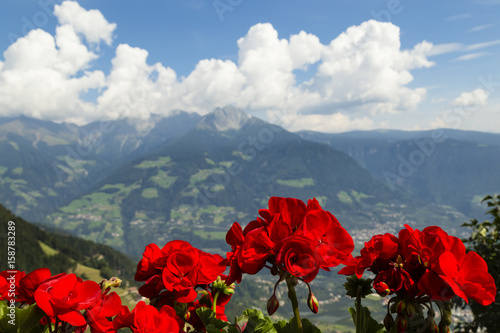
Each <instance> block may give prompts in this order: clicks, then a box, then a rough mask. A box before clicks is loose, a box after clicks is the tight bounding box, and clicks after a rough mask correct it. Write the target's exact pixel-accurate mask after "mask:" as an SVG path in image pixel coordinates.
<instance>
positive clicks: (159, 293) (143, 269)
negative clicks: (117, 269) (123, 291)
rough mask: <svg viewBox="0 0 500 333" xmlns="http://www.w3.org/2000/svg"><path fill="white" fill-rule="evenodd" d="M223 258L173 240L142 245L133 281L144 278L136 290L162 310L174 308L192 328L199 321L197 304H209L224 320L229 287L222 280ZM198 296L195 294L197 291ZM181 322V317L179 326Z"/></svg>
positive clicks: (197, 325)
mask: <svg viewBox="0 0 500 333" xmlns="http://www.w3.org/2000/svg"><path fill="white" fill-rule="evenodd" d="M225 270H226V266H225V265H224V264H223V258H222V256H220V255H217V254H210V253H207V252H203V251H201V250H199V249H197V248H194V247H193V246H191V244H189V243H188V242H185V241H181V240H174V241H171V242H168V243H167V244H165V246H163V248H161V249H160V248H159V247H158V246H157V245H156V244H149V245H148V246H146V250H145V251H144V254H143V257H142V259H141V260H140V261H139V263H138V264H137V272H136V274H135V280H136V281H144V282H145V284H144V285H143V286H141V287H140V288H139V293H140V294H141V295H142V296H143V297H146V298H149V299H150V301H151V302H150V303H151V304H152V305H153V306H155V307H156V308H158V309H160V311H162V309H163V307H164V306H170V307H172V308H175V309H176V310H177V314H178V316H179V318H183V320H185V322H186V323H187V324H189V325H190V326H192V327H193V328H194V329H201V328H203V325H202V323H201V321H200V319H199V318H198V315H197V314H196V310H197V309H198V308H200V307H207V308H213V309H214V312H215V314H216V317H217V318H218V319H221V320H226V321H227V318H226V315H225V314H224V311H225V305H226V304H227V302H228V301H229V299H230V297H231V295H232V293H233V291H232V287H228V286H227V285H226V283H225V279H226V276H225V275H223V273H224V271H225ZM199 294H202V297H200V298H198V295H199ZM184 326H185V323H184V321H181V322H180V327H181V328H183V327H184Z"/></svg>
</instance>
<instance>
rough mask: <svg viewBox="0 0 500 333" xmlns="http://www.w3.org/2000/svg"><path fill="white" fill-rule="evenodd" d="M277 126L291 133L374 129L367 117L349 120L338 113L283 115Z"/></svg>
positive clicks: (346, 116)
mask: <svg viewBox="0 0 500 333" xmlns="http://www.w3.org/2000/svg"><path fill="white" fill-rule="evenodd" d="M269 117H270V118H272V117H273V114H270V115H269ZM279 124H280V126H282V127H285V128H287V129H288V130H290V131H293V132H295V131H301V130H310V131H317V132H326V133H332V132H346V131H351V130H370V129H373V128H374V123H373V121H372V120H371V119H369V118H367V117H363V118H355V119H351V118H350V117H349V116H348V115H345V114H343V113H340V112H337V113H332V114H308V115H292V114H285V115H284V116H283V117H281V118H280V122H279Z"/></svg>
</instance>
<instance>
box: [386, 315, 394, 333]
mask: <svg viewBox="0 0 500 333" xmlns="http://www.w3.org/2000/svg"><path fill="white" fill-rule="evenodd" d="M384 326H385V329H386V330H387V331H390V330H391V328H392V326H394V318H392V315H391V314H390V313H387V315H386V316H385V318H384Z"/></svg>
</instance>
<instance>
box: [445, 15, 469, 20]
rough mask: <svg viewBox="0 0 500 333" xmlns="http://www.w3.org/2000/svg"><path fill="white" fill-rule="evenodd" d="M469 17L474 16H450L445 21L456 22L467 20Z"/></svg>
mask: <svg viewBox="0 0 500 333" xmlns="http://www.w3.org/2000/svg"><path fill="white" fill-rule="evenodd" d="M469 17H472V14H470V13H464V14H457V15H452V16H448V17H446V18H445V20H447V21H456V20H463V19H467V18H469Z"/></svg>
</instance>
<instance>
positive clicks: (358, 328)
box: [356, 285, 363, 333]
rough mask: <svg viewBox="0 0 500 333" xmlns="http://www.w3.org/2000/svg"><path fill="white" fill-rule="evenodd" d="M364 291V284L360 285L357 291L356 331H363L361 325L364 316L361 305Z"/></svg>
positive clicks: (359, 332)
mask: <svg viewBox="0 0 500 333" xmlns="http://www.w3.org/2000/svg"><path fill="white" fill-rule="evenodd" d="M362 291H363V286H361V285H358V290H357V291H356V333H363V330H362V329H361V326H362V325H363V323H362V321H363V316H362V311H363V308H362V307H361V292H362Z"/></svg>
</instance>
